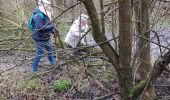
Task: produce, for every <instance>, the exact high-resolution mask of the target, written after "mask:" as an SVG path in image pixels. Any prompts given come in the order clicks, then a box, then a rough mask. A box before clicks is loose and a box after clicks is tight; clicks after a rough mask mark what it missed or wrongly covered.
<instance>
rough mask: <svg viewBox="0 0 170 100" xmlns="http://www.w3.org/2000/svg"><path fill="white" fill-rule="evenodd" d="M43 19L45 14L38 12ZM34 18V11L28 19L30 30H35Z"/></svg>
mask: <svg viewBox="0 0 170 100" xmlns="http://www.w3.org/2000/svg"><path fill="white" fill-rule="evenodd" d="M37 14H38V15H39V16H40V17H41V18H42V19H44V14H43V13H42V12H39V13H37ZM33 18H34V14H33V13H32V15H31V17H30V18H29V20H28V28H29V30H30V31H31V32H32V31H33V28H34V26H33Z"/></svg>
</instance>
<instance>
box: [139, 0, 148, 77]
mask: <svg viewBox="0 0 170 100" xmlns="http://www.w3.org/2000/svg"><path fill="white" fill-rule="evenodd" d="M148 3H149V1H148V0H141V1H140V3H139V5H140V7H141V9H140V15H139V16H138V18H139V19H140V20H139V21H140V22H138V27H137V28H138V32H137V33H138V34H139V35H142V36H143V37H145V38H147V39H150V32H149V31H148V30H149V29H150V28H149V14H148V13H149V12H148V9H149V7H148V6H149V4H148ZM147 31H148V32H147ZM138 49H139V50H140V52H139V63H140V65H139V75H140V78H141V80H144V79H145V78H146V77H147V75H148V73H149V71H150V69H151V58H150V42H147V41H146V40H144V39H141V38H139V41H138Z"/></svg>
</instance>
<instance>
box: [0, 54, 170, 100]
mask: <svg viewBox="0 0 170 100" xmlns="http://www.w3.org/2000/svg"><path fill="white" fill-rule="evenodd" d="M32 57H34V52H27V51H22V52H21V51H20V52H19V53H17V52H9V53H8V54H6V55H4V56H1V57H0V58H1V60H0V73H1V74H0V100H37V99H38V100H42V99H45V100H46V99H47V100H56V99H63V98H65V99H96V100H112V99H115V100H119V96H118V95H119V94H118V83H117V78H116V73H115V70H114V68H113V67H112V66H111V65H110V64H109V63H108V62H107V61H103V60H101V59H95V58H93V59H90V58H83V59H79V58H77V57H76V58H75V59H76V60H75V61H71V60H73V59H74V57H71V59H70V58H68V59H67V60H66V58H63V57H62V56H60V55H58V60H57V61H58V64H57V65H55V66H51V65H50V63H49V61H48V59H47V57H46V56H44V57H42V59H41V61H40V63H39V68H38V72H37V73H32V72H31V64H32ZM66 62H67V63H66ZM60 65H61V66H60ZM3 71H5V72H3ZM56 80H69V81H70V82H71V87H70V88H69V89H67V90H64V89H63V90H59V91H54V88H53V84H54V82H55V81H56ZM155 87H156V94H157V96H158V97H157V99H163V98H167V97H168V96H170V75H169V74H168V73H166V72H164V73H163V74H162V75H161V76H160V77H159V78H158V80H157V82H156V83H155ZM165 100H167V99H165Z"/></svg>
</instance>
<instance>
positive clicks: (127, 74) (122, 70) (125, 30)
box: [81, 0, 132, 100]
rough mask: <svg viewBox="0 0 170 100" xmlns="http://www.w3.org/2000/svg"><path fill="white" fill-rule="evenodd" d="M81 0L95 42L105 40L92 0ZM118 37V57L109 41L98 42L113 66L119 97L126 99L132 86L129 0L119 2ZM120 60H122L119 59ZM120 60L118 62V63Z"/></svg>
mask: <svg viewBox="0 0 170 100" xmlns="http://www.w3.org/2000/svg"><path fill="white" fill-rule="evenodd" d="M81 1H83V3H84V5H85V7H86V9H87V12H88V14H89V16H90V20H91V24H92V29H93V37H94V40H95V41H96V43H98V44H99V43H101V42H104V41H106V40H107V38H106V37H105V35H104V34H102V32H101V29H100V24H99V19H98V17H97V11H96V9H95V7H94V4H93V2H92V0H81ZM119 3H120V5H119V6H120V8H121V9H120V12H121V14H120V15H119V16H120V26H119V27H120V39H119V43H120V44H121V45H119V47H120V55H121V58H120V59H119V57H118V54H117V53H116V51H115V50H114V49H113V48H112V46H111V45H110V44H109V42H105V43H103V44H99V46H100V48H101V49H102V51H103V53H105V55H106V56H107V57H108V59H109V61H110V62H111V63H112V64H113V66H114V67H115V69H116V71H117V73H118V78H119V86H120V92H121V98H122V99H123V100H128V98H129V89H130V88H131V87H132V70H131V68H130V61H131V33H130V22H131V18H130V16H131V15H130V0H129V1H127V0H121V1H120V2H119ZM121 60H122V61H121ZM119 61H120V63H119Z"/></svg>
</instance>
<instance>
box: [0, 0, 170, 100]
mask: <svg viewBox="0 0 170 100" xmlns="http://www.w3.org/2000/svg"><path fill="white" fill-rule="evenodd" d="M51 2H52V6H53V10H54V15H53V19H54V20H53V23H54V24H55V25H56V26H57V28H58V30H59V31H60V33H61V40H62V41H64V38H65V36H66V34H67V32H68V30H69V27H70V26H71V24H72V22H73V21H74V20H75V19H76V18H77V17H78V16H79V15H80V14H81V13H84V14H87V15H88V16H89V22H88V23H89V26H90V28H91V29H92V30H91V31H90V32H89V33H88V34H87V35H86V36H85V37H86V40H87V44H88V46H86V47H79V48H86V49H88V50H89V52H88V53H84V54H82V55H81V56H79V57H73V56H72V55H71V52H72V51H73V50H68V49H66V48H62V47H61V45H60V43H59V42H57V45H54V47H55V52H57V56H58V60H57V61H58V64H57V65H55V66H51V65H50V64H49V62H48V59H47V57H46V55H44V57H43V58H42V59H41V63H40V68H39V71H38V73H36V74H34V73H32V72H31V63H32V59H33V58H34V53H35V48H34V42H33V41H32V38H31V32H30V31H29V30H28V27H27V21H28V19H29V17H30V16H31V13H32V10H33V9H34V8H35V6H36V0H0V99H2V100H7V99H9V100H11V99H14V100H15V99H17V100H20V99H21V100H23V99H25V100H37V99H39V100H42V99H45V100H46V99H47V100H53V99H95V100H112V99H116V100H120V99H123V100H143V99H144V100H153V99H156V100H157V99H163V100H168V99H170V74H169V72H170V67H169V63H170V1H169V0H51ZM53 42H54V44H55V39H54V38H53ZM59 80H62V81H63V80H65V81H67V82H65V83H62V82H61V81H60V82H59ZM55 82H59V87H61V88H58V87H57V86H58V85H57V86H56V87H55V84H57V83H55ZM63 84H64V85H63ZM56 88H57V89H56Z"/></svg>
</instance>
